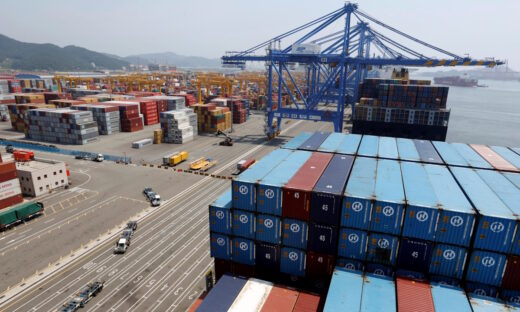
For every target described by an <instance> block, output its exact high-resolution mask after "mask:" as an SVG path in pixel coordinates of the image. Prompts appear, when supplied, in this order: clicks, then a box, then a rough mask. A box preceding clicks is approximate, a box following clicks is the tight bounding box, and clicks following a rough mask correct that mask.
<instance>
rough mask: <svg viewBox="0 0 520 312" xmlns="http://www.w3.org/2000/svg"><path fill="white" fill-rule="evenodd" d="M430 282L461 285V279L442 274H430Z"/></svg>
mask: <svg viewBox="0 0 520 312" xmlns="http://www.w3.org/2000/svg"><path fill="white" fill-rule="evenodd" d="M430 282H432V283H438V284H441V285H449V286H454V287H460V280H458V279H455V278H451V277H447V276H442V275H430Z"/></svg>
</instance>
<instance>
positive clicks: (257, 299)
mask: <svg viewBox="0 0 520 312" xmlns="http://www.w3.org/2000/svg"><path fill="white" fill-rule="evenodd" d="M271 289H273V283H270V282H266V281H262V280H258V279H254V278H251V279H249V280H248V281H247V283H246V284H245V285H244V288H242V290H241V291H240V293H239V294H238V296H237V297H236V298H235V301H233V304H232V305H231V307H230V308H229V310H228V312H248V311H251V312H254V311H260V310H261V309H262V306H263V305H264V303H265V301H266V300H267V297H268V296H269V293H270V292H271Z"/></svg>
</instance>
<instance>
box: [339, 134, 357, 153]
mask: <svg viewBox="0 0 520 312" xmlns="http://www.w3.org/2000/svg"><path fill="white" fill-rule="evenodd" d="M359 143H361V135H359V134H349V135H347V137H346V138H345V140H343V142H341V143H340V145H339V146H338V148H337V150H336V153H337V154H344V155H356V154H357V151H358V148H359Z"/></svg>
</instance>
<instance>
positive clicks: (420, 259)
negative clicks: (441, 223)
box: [397, 237, 433, 273]
mask: <svg viewBox="0 0 520 312" xmlns="http://www.w3.org/2000/svg"><path fill="white" fill-rule="evenodd" d="M432 250H433V243H432V242H428V241H425V240H419V239H412V238H407V237H402V238H401V241H400V242H399V252H398V256H397V267H398V268H399V269H404V270H409V271H414V272H420V273H427V272H428V269H429V268H430V261H431V256H432Z"/></svg>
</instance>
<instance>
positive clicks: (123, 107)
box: [103, 101, 143, 132]
mask: <svg viewBox="0 0 520 312" xmlns="http://www.w3.org/2000/svg"><path fill="white" fill-rule="evenodd" d="M103 104H104V105H108V106H114V107H118V108H119V118H120V120H121V131H123V132H134V131H139V130H143V119H142V118H141V117H139V103H138V102H122V101H108V102H104V103H103Z"/></svg>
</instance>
